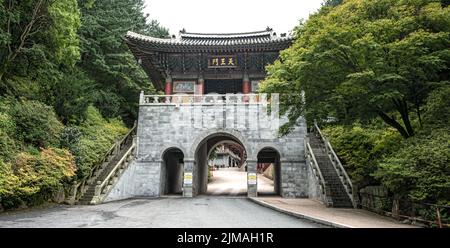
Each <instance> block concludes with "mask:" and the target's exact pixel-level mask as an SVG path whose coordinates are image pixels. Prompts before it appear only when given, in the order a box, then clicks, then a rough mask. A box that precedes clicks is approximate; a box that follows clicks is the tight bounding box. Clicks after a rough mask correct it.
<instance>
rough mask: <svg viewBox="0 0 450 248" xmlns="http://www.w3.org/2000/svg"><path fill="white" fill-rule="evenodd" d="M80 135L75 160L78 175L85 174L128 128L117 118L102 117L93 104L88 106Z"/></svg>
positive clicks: (82, 175)
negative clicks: (77, 153)
mask: <svg viewBox="0 0 450 248" xmlns="http://www.w3.org/2000/svg"><path fill="white" fill-rule="evenodd" d="M80 130H81V132H82V136H81V137H80V141H79V146H78V149H79V155H78V159H79V160H77V162H78V163H77V166H78V169H79V171H78V176H79V177H80V178H82V177H84V176H86V175H87V174H88V173H89V172H90V169H91V168H92V167H93V166H95V165H96V164H97V163H98V162H99V160H100V159H102V157H103V155H104V154H105V153H106V152H107V151H108V150H109V149H110V148H111V146H112V145H113V144H114V142H115V141H116V140H117V139H119V138H121V137H122V136H123V135H125V134H126V133H127V131H128V129H127V128H126V127H125V125H124V124H123V122H122V121H121V120H119V119H104V118H103V117H102V115H101V114H100V112H99V111H98V110H97V109H96V108H95V107H93V106H90V107H88V109H87V112H86V121H85V122H83V123H82V124H81V126H80Z"/></svg>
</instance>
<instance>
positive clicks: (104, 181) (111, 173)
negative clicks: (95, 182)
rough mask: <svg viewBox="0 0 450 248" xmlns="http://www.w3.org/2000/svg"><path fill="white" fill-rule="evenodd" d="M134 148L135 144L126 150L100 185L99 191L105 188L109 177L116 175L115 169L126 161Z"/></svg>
mask: <svg viewBox="0 0 450 248" xmlns="http://www.w3.org/2000/svg"><path fill="white" fill-rule="evenodd" d="M134 148H136V144H132V145H131V147H130V149H128V151H127V152H126V153H125V154H124V155H123V157H122V158H121V159H120V160H119V162H117V164H116V166H114V168H113V169H112V170H111V172H109V174H108V176H106V177H105V179H104V180H103V182H102V183H101V184H100V188H101V189H103V188H104V187H105V184H106V183H107V182H109V180H110V179H111V177H112V176H113V175H114V174H115V173H116V170H117V168H119V167H120V165H122V163H123V162H124V160H126V159H128V156H129V155H130V154H131V152H132V151H133V150H134ZM100 192H101V191H100Z"/></svg>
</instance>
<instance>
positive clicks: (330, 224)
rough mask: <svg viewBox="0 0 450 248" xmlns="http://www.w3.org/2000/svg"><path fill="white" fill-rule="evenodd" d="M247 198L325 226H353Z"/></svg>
mask: <svg viewBox="0 0 450 248" xmlns="http://www.w3.org/2000/svg"><path fill="white" fill-rule="evenodd" d="M247 199H249V200H250V201H252V202H254V203H256V204H259V205H261V206H263V207H266V208H270V209H273V210H276V211H278V212H280V213H283V214H287V215H290V216H293V217H296V218H299V219H306V220H309V221H312V222H316V223H319V224H322V225H325V226H330V227H334V228H353V227H352V226H348V225H344V224H340V223H336V222H331V221H328V220H324V219H320V218H316V217H312V216H309V215H305V214H299V213H296V212H292V211H288V210H286V209H282V208H280V207H277V206H274V205H272V204H269V203H267V202H264V201H262V200H258V199H256V198H252V197H249V198H247Z"/></svg>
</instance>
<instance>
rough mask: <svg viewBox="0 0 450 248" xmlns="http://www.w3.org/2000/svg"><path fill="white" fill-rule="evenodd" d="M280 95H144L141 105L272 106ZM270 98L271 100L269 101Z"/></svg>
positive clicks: (140, 100)
mask: <svg viewBox="0 0 450 248" xmlns="http://www.w3.org/2000/svg"><path fill="white" fill-rule="evenodd" d="M278 97H279V96H278V94H270V95H269V94H265V93H262V94H224V95H223V94H206V95H186V94H179V95H178V94H177V95H144V92H141V95H140V97H139V104H140V105H192V104H193V105H212V104H270V101H271V100H272V101H273V100H277V99H278ZM269 98H270V99H269Z"/></svg>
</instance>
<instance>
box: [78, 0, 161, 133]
mask: <svg viewBox="0 0 450 248" xmlns="http://www.w3.org/2000/svg"><path fill="white" fill-rule="evenodd" d="M80 2H81V3H80V6H82V8H81V13H82V27H81V29H80V32H79V34H80V39H81V56H82V60H81V61H80V63H79V65H80V67H81V68H83V70H85V71H86V72H87V74H88V75H89V77H90V78H91V79H92V80H94V81H95V82H96V83H97V88H99V89H100V91H99V93H98V94H96V96H95V99H96V101H95V102H94V104H95V106H96V107H97V108H98V109H99V110H100V112H101V113H102V114H103V115H104V116H105V117H115V116H117V115H118V114H120V115H121V116H122V118H123V119H124V120H125V121H126V122H127V123H129V124H131V123H132V121H133V120H135V119H136V116H137V112H136V111H137V99H138V95H139V92H140V91H141V90H146V91H152V90H153V87H152V85H151V83H150V82H149V80H148V77H147V76H146V74H145V72H144V71H143V69H142V68H141V67H140V66H139V64H138V63H137V62H136V60H135V58H134V56H133V55H132V54H131V52H130V51H129V49H128V47H127V46H126V44H125V43H124V42H123V37H124V35H125V34H126V32H127V31H135V32H139V33H143V34H148V35H152V36H155V37H166V36H168V31H167V30H166V29H164V28H162V27H160V26H159V24H158V22H156V21H151V22H150V23H148V22H147V18H148V15H146V16H144V15H143V8H144V1H142V0H124V1H114V2H111V1H107V0H96V1H95V2H94V3H93V4H91V3H89V1H80Z"/></svg>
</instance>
